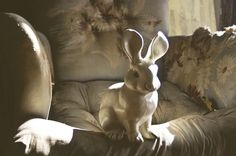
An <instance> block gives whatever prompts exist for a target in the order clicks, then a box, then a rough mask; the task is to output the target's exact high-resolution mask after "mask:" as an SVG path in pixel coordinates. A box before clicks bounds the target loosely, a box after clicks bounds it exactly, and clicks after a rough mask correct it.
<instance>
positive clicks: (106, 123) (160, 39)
mask: <svg viewBox="0 0 236 156" xmlns="http://www.w3.org/2000/svg"><path fill="white" fill-rule="evenodd" d="M123 41H124V42H123V46H124V51H125V53H126V55H127V56H128V58H129V61H130V69H129V70H128V72H127V74H126V75H125V77H124V82H121V83H117V84H114V85H112V86H110V87H109V89H108V90H107V91H105V93H104V94H103V96H102V97H101V106H100V111H99V121H100V123H101V126H102V127H103V129H104V131H105V133H106V134H108V136H109V137H111V138H113V139H121V138H122V137H123V134H124V133H123V132H126V134H127V136H128V139H129V140H130V141H132V142H133V141H142V142H143V137H144V138H152V137H153V135H152V134H151V133H150V132H149V130H148V129H149V127H150V126H151V122H152V115H153V113H154V111H155V110H156V107H157V103H158V93H157V89H158V88H159V87H160V81H159V79H158V77H157V72H158V66H157V65H156V64H155V61H156V60H157V59H159V58H161V57H162V56H163V55H164V54H165V53H166V51H167V49H168V47H169V43H168V41H167V39H166V37H165V35H164V34H163V33H162V32H158V33H157V35H156V36H155V37H154V38H153V39H152V41H151V43H150V45H149V47H148V51H147V53H146V56H145V57H142V56H141V53H142V49H143V45H144V43H143V42H144V41H143V37H142V36H141V35H140V34H139V33H138V32H137V31H136V30H133V29H127V30H126V31H125V32H124V34H123ZM142 136H143V137H142Z"/></svg>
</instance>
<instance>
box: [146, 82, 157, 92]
mask: <svg viewBox="0 0 236 156" xmlns="http://www.w3.org/2000/svg"><path fill="white" fill-rule="evenodd" d="M145 89H147V90H148V91H154V90H156V88H155V87H154V86H153V85H152V84H151V83H146V84H145Z"/></svg>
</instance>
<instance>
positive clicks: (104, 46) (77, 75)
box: [46, 0, 168, 81]
mask: <svg viewBox="0 0 236 156" xmlns="http://www.w3.org/2000/svg"><path fill="white" fill-rule="evenodd" d="M167 12H168V1H166V0H117V1H113V0H106V1H104V0H90V1H89V0H83V1H82V0H70V1H67V0H59V1H57V3H56V4H55V5H53V7H52V8H50V10H49V12H48V14H47V15H48V18H49V20H48V21H49V23H48V31H47V32H46V36H47V37H48V38H49V41H50V43H51V47H52V53H53V62H54V69H55V77H56V81H67V80H73V81H90V80H122V79H123V76H124V73H125V72H126V70H127V67H128V65H129V64H128V61H127V59H126V57H125V55H124V53H123V49H122V46H121V40H122V37H121V34H122V31H123V30H125V29H126V28H134V29H136V30H138V31H139V32H140V33H141V34H142V35H143V36H144V39H145V43H146V45H148V44H149V43H150V41H151V39H152V38H153V37H154V35H156V33H157V31H158V30H162V31H164V32H167V30H168V27H167V20H168V19H167ZM146 48H147V46H146Z"/></svg>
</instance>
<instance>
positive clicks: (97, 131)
mask: <svg viewBox="0 0 236 156" xmlns="http://www.w3.org/2000/svg"><path fill="white" fill-rule="evenodd" d="M117 2H118V1H117ZM167 9H168V8H167V2H166V1H164V0H153V1H137V2H136V1H135V2H134V1H119V2H118V3H116V1H114V3H113V2H112V3H111V2H110V1H90V2H86V1H76V0H71V1H68V2H67V1H58V3H54V5H52V7H50V9H49V11H48V12H47V13H46V15H45V16H43V18H45V19H43V20H42V19H39V20H38V21H37V22H35V20H32V23H33V24H35V27H36V28H39V29H40V31H41V32H43V34H44V35H43V34H42V33H39V32H37V31H35V29H34V28H33V27H34V25H33V26H31V25H30V23H28V21H26V20H25V19H24V18H22V17H20V16H18V15H16V14H2V15H1V21H3V25H1V26H0V27H1V31H0V32H1V34H3V35H2V36H1V40H0V41H1V46H0V47H1V55H0V56H1V58H0V61H1V62H0V63H1V69H2V71H3V73H4V74H3V75H4V76H2V77H1V78H2V79H1V80H2V81H1V86H0V87H1V89H0V91H3V92H1V96H0V97H1V101H3V109H2V110H3V112H2V113H1V114H2V115H3V116H2V117H1V119H2V120H3V121H2V122H3V123H4V127H6V128H3V129H2V130H1V134H6V135H2V136H3V138H4V139H3V140H4V141H3V145H2V147H4V146H5V147H6V148H5V149H7V150H8V151H7V150H6V151H5V152H6V153H9V150H11V148H13V147H14V148H15V146H12V142H13V140H10V141H9V138H10V137H12V136H13V135H14V134H16V133H17V132H16V130H17V127H19V126H20V125H21V124H22V123H24V122H26V123H28V125H27V126H28V127H27V126H26V127H27V128H28V131H34V132H30V135H34V139H36V140H37V139H42V138H40V137H41V136H40V137H38V138H37V135H36V134H38V133H37V128H36V129H34V128H29V127H33V126H35V124H36V125H37V126H38V129H40V130H42V131H43V132H45V133H48V136H47V137H46V139H47V140H46V141H48V140H49V142H50V145H52V147H51V150H50V151H51V152H50V155H63V156H65V155H68V156H75V155H83V156H86V155H165V156H166V155H173V156H177V155H186V156H187V155H189V156H194V155H196V156H199V155H206V156H213V155H214V156H216V155H217V156H233V155H235V153H236V150H235V145H234V144H235V139H236V125H235V123H236V108H235V103H234V101H235V100H234V98H235V97H236V96H235V91H234V88H235V80H234V79H235V77H234V75H235V72H236V65H235V59H236V53H235V50H236V39H235V37H236V34H235V33H236V29H235V28H234V27H230V28H228V29H227V30H226V31H222V32H211V31H210V30H208V29H207V28H199V29H197V30H196V31H195V32H193V35H189V36H175V37H174V36H172V37H171V36H169V37H168V40H169V44H170V47H169V50H168V52H167V54H166V55H165V56H164V58H162V59H160V60H159V61H158V62H157V63H158V64H159V77H160V80H161V82H162V85H161V88H160V89H159V90H158V92H159V105H158V108H157V110H156V111H155V113H154V115H153V124H154V126H152V128H151V130H152V132H153V133H154V135H155V136H156V137H157V138H156V139H153V140H145V141H144V143H131V142H129V141H128V140H127V138H124V139H123V140H121V141H113V140H110V139H109V138H107V137H106V136H105V135H104V134H103V130H102V128H101V126H100V124H99V122H98V118H97V114H98V111H99V104H100V103H99V100H100V97H101V95H102V94H101V93H102V92H103V91H104V90H105V89H106V88H107V87H108V86H109V85H111V84H113V83H115V82H119V81H122V80H123V76H124V74H125V72H126V71H127V68H128V61H127V58H126V57H125V55H124V54H123V51H122V46H121V44H120V43H121V41H122V35H121V34H122V31H123V30H125V29H126V28H134V29H136V30H138V31H139V32H140V33H141V34H142V35H143V36H144V42H145V46H144V50H145V49H147V45H148V44H149V43H150V41H151V39H152V38H153V37H154V35H155V34H156V33H157V31H159V30H161V31H163V32H165V33H166V34H167V32H168V26H167V25H168V24H167V23H168V22H167V21H168V19H167V16H166V13H167V12H166V10H167ZM39 17H40V16H39ZM42 21H44V22H42ZM22 23H23V24H22ZM42 23H43V24H42ZM41 26H42V27H41ZM35 62H36V63H35ZM22 64H23V65H22ZM21 67H22V68H21ZM6 69H7V70H6ZM6 73H7V74H6ZM50 73H51V74H50ZM9 77H10V79H9ZM7 80H8V81H7ZM9 80H10V81H9ZM12 82H14V83H12ZM19 84H20V85H19ZM51 86H53V90H52V87H51ZM9 88H14V89H9ZM9 99H15V100H9ZM51 100H52V101H51ZM50 103H51V109H50V113H49V120H44V119H42V120H33V122H29V121H28V120H29V119H34V118H45V119H46V118H48V114H47V113H48V110H49V104H50ZM8 105H9V106H10V107H9V106H8ZM22 105H23V106H22ZM18 106H19V107H18ZM12 109H13V110H14V111H13V110H12ZM5 110H6V111H5ZM6 112H7V113H6ZM6 116H7V118H6ZM9 116H11V117H10V118H9ZM52 120H53V121H58V122H55V123H56V124H58V125H60V126H58V129H57V128H54V129H53V128H51V127H53V126H55V125H56V124H55V123H54V122H53V121H52ZM30 121H32V120H30ZM51 121H52V122H51ZM8 123H10V124H8ZM30 123H33V124H30ZM41 123H43V125H42V126H45V127H44V128H42V129H41V127H42V126H41V127H40V124H41ZM64 124H66V125H64ZM68 125H69V126H68ZM37 126H36V127H37ZM70 126H72V127H70ZM23 127H24V126H23ZM55 127H57V126H55ZM73 127H76V128H78V129H74V128H73ZM23 129H24V128H23ZM68 129H70V130H68ZM50 130H54V131H55V132H51V131H50ZM62 130H65V131H62ZM21 131H23V130H22V128H20V129H19V131H18V132H19V133H20V132H21ZM28 131H27V132H28ZM72 132H73V134H72ZM19 133H18V134H19ZM45 133H44V134H45ZM52 133H56V134H59V136H63V135H65V136H70V135H73V136H71V137H72V139H71V140H70V139H69V141H68V142H66V141H64V142H63V140H60V139H58V140H57V137H55V138H53V139H54V140H53V139H52V137H51V136H50V135H51V134H52ZM68 133H70V134H68ZM27 134H28V133H27ZM20 136H21V137H22V136H23V137H24V134H21V135H20ZM50 139H51V140H50ZM5 141H6V142H7V143H6V144H5V143H4V142H5ZM19 141H20V142H23V143H24V144H27V143H28V144H31V143H35V142H34V141H29V142H25V141H24V140H19ZM14 145H15V144H14ZM7 147H8V148H7ZM36 147H37V146H35V145H34V146H32V149H31V153H35V152H37V151H38V152H40V150H41V149H40V148H38V149H37V148H36ZM17 149H18V147H17ZM22 149H23V148H22V147H20V150H19V152H21V150H22ZM42 149H43V148H42ZM47 150H48V149H47ZM13 152H16V150H15V151H13ZM17 152H18V151H17Z"/></svg>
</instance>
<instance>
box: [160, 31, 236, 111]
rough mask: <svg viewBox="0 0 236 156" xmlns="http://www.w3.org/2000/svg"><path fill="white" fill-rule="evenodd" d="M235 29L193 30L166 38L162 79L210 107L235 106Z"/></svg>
mask: <svg viewBox="0 0 236 156" xmlns="http://www.w3.org/2000/svg"><path fill="white" fill-rule="evenodd" d="M235 51H236V28H235V27H230V28H227V29H226V31H223V32H214V33H213V32H211V31H210V30H208V29H206V28H199V29H197V30H196V31H195V32H194V34H193V35H191V36H178V37H171V38H170V49H169V51H168V52H167V55H166V56H165V58H164V59H165V67H166V79H167V80H168V81H170V82H172V83H175V84H177V85H178V86H179V87H180V88H181V90H184V91H185V92H186V93H187V94H189V95H190V96H191V97H192V98H193V99H194V100H196V101H198V102H200V103H205V102H207V103H211V104H212V105H214V107H217V108H224V107H232V106H236V103H235V101H236V92H235V87H236V53H235Z"/></svg>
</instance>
